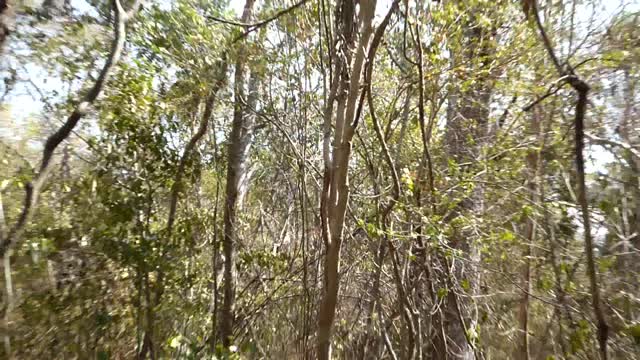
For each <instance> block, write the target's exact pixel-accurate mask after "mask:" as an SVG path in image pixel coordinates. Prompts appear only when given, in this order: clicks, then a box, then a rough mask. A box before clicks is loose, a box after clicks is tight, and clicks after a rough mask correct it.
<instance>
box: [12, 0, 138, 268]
mask: <svg viewBox="0 0 640 360" xmlns="http://www.w3.org/2000/svg"><path fill="white" fill-rule="evenodd" d="M139 6H140V1H139V0H137V1H136V2H135V3H134V4H133V6H132V8H131V10H130V12H126V11H125V10H124V9H123V8H122V4H121V3H120V0H114V2H113V7H114V10H115V19H114V22H115V24H114V33H115V36H114V39H113V43H112V44H111V52H110V54H109V57H108V58H107V61H106V62H105V64H104V67H103V68H102V71H101V72H100V75H99V76H98V79H97V80H96V82H95V83H94V84H93V86H92V87H91V89H89V92H88V93H87V94H86V95H85V96H84V98H83V99H82V101H81V102H80V104H78V106H77V107H76V108H75V110H74V111H73V112H72V113H71V115H69V117H68V118H67V120H66V121H65V123H64V124H63V125H62V126H61V127H60V128H59V129H58V130H57V131H56V132H55V133H53V134H52V135H51V136H49V138H47V141H46V142H45V145H44V150H43V151H42V160H41V163H40V168H39V170H38V173H37V174H36V176H35V177H34V179H33V180H32V181H30V182H29V183H27V184H26V185H25V198H24V204H23V207H22V211H21V213H20V216H19V217H18V220H17V221H16V223H15V224H14V225H13V226H12V227H11V229H10V230H9V232H8V234H7V235H6V237H4V238H3V239H1V242H0V257H2V256H4V254H5V253H6V252H7V251H8V250H9V249H10V248H11V247H12V246H14V245H15V243H17V242H18V241H19V239H20V235H21V234H22V231H23V230H24V227H25V225H26V224H27V222H28V221H29V219H30V217H31V214H32V213H33V210H34V208H35V206H36V204H37V202H38V195H39V194H40V191H41V190H42V187H43V185H44V183H45V182H46V179H47V175H48V174H49V172H50V171H51V159H52V158H53V155H54V152H55V150H56V149H57V148H58V145H60V143H62V142H63V141H64V140H65V139H67V138H68V137H69V135H70V134H71V132H72V131H73V129H74V128H75V127H76V125H77V124H78V122H79V121H80V119H82V118H83V117H84V116H85V115H87V113H88V112H89V109H90V107H91V106H92V105H93V103H94V102H95V101H96V99H97V98H98V95H100V93H101V92H102V89H103V88H104V85H105V83H106V82H107V81H108V80H109V77H110V76H111V72H112V70H113V68H114V66H115V65H116V64H117V63H118V61H120V57H121V55H122V49H123V48H124V42H125V38H126V26H125V25H126V23H127V20H129V19H130V18H131V17H133V15H134V13H133V12H131V11H134V10H137V9H138V8H139Z"/></svg>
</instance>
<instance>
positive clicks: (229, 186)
mask: <svg viewBox="0 0 640 360" xmlns="http://www.w3.org/2000/svg"><path fill="white" fill-rule="evenodd" d="M254 4H255V0H247V2H246V3H245V7H244V12H243V14H242V18H241V21H242V22H243V23H246V22H248V21H249V20H250V19H251V14H252V12H253V6H254ZM245 54H246V49H245V47H244V44H242V43H241V44H239V47H238V54H237V59H236V63H235V76H234V111H233V122H232V125H231V135H230V138H229V145H228V148H227V154H228V157H227V161H228V163H227V183H226V191H225V193H226V199H225V207H224V215H223V216H224V234H223V238H222V253H223V255H224V270H223V299H222V309H221V311H220V318H219V321H220V323H219V333H220V336H219V338H220V339H221V341H222V345H223V346H224V347H225V348H228V347H229V346H230V345H231V343H232V340H233V339H232V337H233V327H234V313H233V312H234V302H235V245H236V243H237V241H238V232H237V227H236V225H237V209H238V202H239V199H242V198H243V196H244V195H243V192H244V191H245V190H246V188H245V187H243V186H242V182H243V180H244V177H245V176H246V171H247V160H248V155H249V148H250V146H251V141H252V137H253V117H252V116H246V111H245V101H247V100H246V99H245V89H244V88H245V81H246V79H245V67H246V64H245V61H246V55H245ZM251 81H252V82H253V81H257V79H253V78H252V79H251ZM251 86H255V85H254V84H251ZM254 90H255V89H254ZM250 96H251V97H255V94H250ZM249 105H250V108H255V106H254V104H249ZM252 105H253V106H252Z"/></svg>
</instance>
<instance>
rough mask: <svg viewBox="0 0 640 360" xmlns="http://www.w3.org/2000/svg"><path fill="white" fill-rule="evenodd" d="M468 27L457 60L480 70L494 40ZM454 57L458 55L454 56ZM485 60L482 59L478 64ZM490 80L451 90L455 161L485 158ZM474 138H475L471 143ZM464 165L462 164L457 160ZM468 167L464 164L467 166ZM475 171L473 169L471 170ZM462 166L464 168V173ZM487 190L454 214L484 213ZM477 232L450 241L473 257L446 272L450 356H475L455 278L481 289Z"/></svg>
mask: <svg viewBox="0 0 640 360" xmlns="http://www.w3.org/2000/svg"><path fill="white" fill-rule="evenodd" d="M466 26H467V28H466V29H465V30H464V34H463V35H462V36H463V39H462V44H463V45H462V46H463V47H464V50H462V53H461V54H460V55H458V58H456V57H454V59H453V62H454V64H455V63H468V64H469V66H470V67H474V66H475V67H476V68H475V69H473V70H474V71H476V72H478V73H480V72H484V71H486V70H487V69H488V68H489V62H490V61H489V59H488V57H489V56H490V55H489V54H490V49H489V47H490V45H489V43H490V41H488V40H486V39H484V37H485V36H486V33H487V31H486V29H483V28H481V26H480V25H479V24H475V23H473V22H472V23H469V24H467V25H466ZM454 56H455V55H454ZM478 59H481V60H480V62H479V64H477V65H474V61H475V62H477V61H478ZM489 80H490V79H489V78H487V76H486V75H478V81H477V82H475V83H474V84H473V85H471V86H470V87H469V89H467V90H465V91H463V90H461V89H456V90H453V91H452V92H451V94H450V96H449V99H448V101H449V105H448V108H447V129H446V133H445V145H446V153H447V155H448V157H449V158H450V159H452V160H454V161H455V162H456V164H463V163H469V162H470V163H472V164H476V163H477V162H478V161H483V159H481V158H480V151H481V147H482V145H483V144H484V143H486V141H487V137H488V119H489V101H490V98H491V88H490V81H489ZM468 139H473V140H474V143H471V144H470V143H469V141H468ZM459 166H462V165H459ZM465 168H466V165H465ZM472 171H473V170H472ZM466 172H467V171H465V169H462V173H466ZM483 209H484V204H483V190H482V187H481V186H479V185H478V184H476V186H475V187H474V189H473V191H472V193H471V195H470V196H467V197H465V198H463V199H462V200H461V201H460V203H459V205H458V208H457V211H456V214H454V217H457V216H460V215H461V214H463V213H469V214H476V215H478V216H480V215H481V214H482V212H483ZM473 237H474V234H472V233H471V232H470V231H468V230H467V231H465V230H462V229H455V231H454V235H453V238H452V239H451V244H452V246H453V247H454V248H456V249H459V250H461V251H462V252H463V254H464V256H465V257H466V258H468V259H469V262H468V264H464V266H463V265H462V264H461V262H460V261H453V265H454V266H453V271H452V272H450V273H449V274H446V276H448V277H449V279H448V281H449V282H450V283H451V286H452V288H451V289H449V292H448V296H447V303H446V306H445V308H444V310H443V311H444V326H445V333H446V336H447V337H449V339H450V342H449V344H448V346H447V348H448V349H449V356H452V357H453V358H456V359H475V358H476V355H475V351H474V341H475V338H474V337H473V335H472V334H471V333H472V332H474V331H475V326H476V324H475V320H474V319H473V318H472V317H471V314H470V311H469V309H468V304H465V303H462V300H461V299H459V298H458V295H457V294H456V292H457V291H458V290H457V288H458V286H456V285H457V284H456V282H458V283H460V282H462V281H466V282H468V284H469V288H468V290H467V291H468V293H469V295H471V296H473V295H476V294H477V293H478V291H479V285H480V272H479V269H477V268H476V267H475V266H474V264H476V263H478V262H479V261H480V254H479V251H478V249H477V248H476V247H475V246H473V242H472V241H471V240H472V239H473Z"/></svg>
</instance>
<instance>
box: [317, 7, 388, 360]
mask: <svg viewBox="0 0 640 360" xmlns="http://www.w3.org/2000/svg"><path fill="white" fill-rule="evenodd" d="M357 3H358V2H357V1H354V0H341V1H338V3H337V4H336V11H335V14H336V15H335V19H336V21H335V32H334V33H335V34H336V36H335V39H336V42H335V44H333V48H334V49H335V50H334V52H333V53H332V59H333V61H332V63H333V64H334V68H333V69H332V72H333V80H332V84H331V90H330V94H329V97H328V100H327V104H325V111H324V145H323V155H324V161H325V168H324V182H323V189H322V194H321V206H320V218H321V221H322V237H323V240H324V243H325V247H326V253H325V258H324V279H323V280H324V292H323V294H322V299H321V303H320V310H319V312H318V334H317V357H318V359H320V360H328V359H330V358H331V331H332V327H333V322H334V318H335V315H336V305H337V301H338V291H339V278H338V274H339V271H340V250H341V246H342V236H343V229H344V220H345V219H344V218H345V212H346V207H347V202H348V200H349V181H348V166H349V158H350V155H351V139H352V138H353V134H354V131H355V127H356V126H357V121H358V118H357V115H359V114H357V115H356V106H357V105H358V99H359V95H360V86H361V85H362V81H361V79H362V78H363V75H364V74H363V69H364V68H365V58H366V56H365V54H366V52H365V51H366V49H368V48H369V41H370V38H371V33H372V28H371V23H372V21H373V16H374V12H375V7H376V0H361V1H360V2H359V6H360V8H359V12H358V13H357V14H356V5H357ZM356 15H357V16H356ZM338 39H339V40H338ZM370 60H371V59H370ZM334 102H335V103H336V107H335V108H336V110H335V112H334V110H333V109H334ZM333 119H335V122H334V121H333ZM332 123H333V124H335V133H334V137H333V151H330V144H331V128H332Z"/></svg>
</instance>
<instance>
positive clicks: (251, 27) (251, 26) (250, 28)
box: [207, 0, 309, 42]
mask: <svg viewBox="0 0 640 360" xmlns="http://www.w3.org/2000/svg"><path fill="white" fill-rule="evenodd" d="M308 1H309V0H302V1H300V2H298V3H296V4H294V5H292V6H290V7H288V8H286V9H282V10H280V11H278V12H276V13H275V14H273V15H272V16H271V17H268V18H266V19H264V20H260V21H258V22H254V23H245V22H241V21H235V20H228V19H224V18H219V17H216V16H211V15H210V16H207V19H209V20H213V21H217V22H219V23H222V24H227V25H233V26H239V27H242V28H244V29H245V30H244V31H243V32H242V33H241V34H240V35H238V37H236V38H235V39H234V40H233V42H237V41H239V40H242V39H244V38H245V37H247V36H248V35H249V34H250V33H252V32H254V31H256V30H258V29H259V28H261V27H264V26H266V25H268V24H270V23H271V22H273V21H275V20H277V19H279V18H280V17H281V16H283V15H286V14H288V13H290V12H292V11H293V10H295V9H297V8H299V7H301V6H302V5H304V4H306V3H307V2H308Z"/></svg>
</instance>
